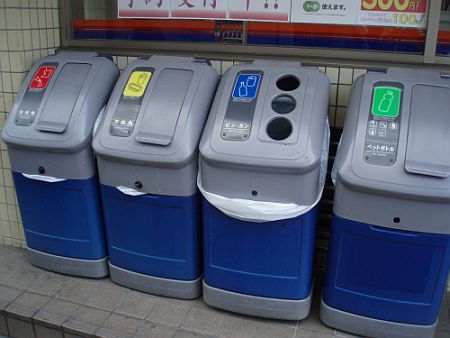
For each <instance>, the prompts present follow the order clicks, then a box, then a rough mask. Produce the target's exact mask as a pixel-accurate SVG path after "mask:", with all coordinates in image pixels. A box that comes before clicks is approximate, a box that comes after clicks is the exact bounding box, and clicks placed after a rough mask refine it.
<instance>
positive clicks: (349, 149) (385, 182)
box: [335, 70, 450, 207]
mask: <svg viewBox="0 0 450 338" xmlns="http://www.w3.org/2000/svg"><path fill="white" fill-rule="evenodd" d="M378 83H401V84H402V85H403V93H402V103H401V110H400V116H401V121H400V130H399V131H400V133H399V141H398V150H397V160H396V161H395V163H394V164H393V165H390V166H380V165H371V164H367V163H365V162H364V160H363V153H364V146H365V143H364V139H365V135H366V127H367V121H368V116H369V111H370V106H371V100H372V91H373V88H374V86H375V85H376V84H378ZM414 88H415V89H414ZM432 88H433V89H436V93H435V94H433V97H429V98H426V97H420V101H421V103H420V104H419V102H418V99H419V97H416V98H414V97H413V93H414V94H416V95H417V94H418V95H419V96H422V95H425V94H427V93H428V94H429V95H430V93H431V90H432ZM448 88H450V81H449V80H447V79H443V78H441V77H440V75H439V73H437V72H430V71H415V70H390V71H388V72H387V73H386V74H385V73H368V74H366V75H364V76H362V77H360V78H359V79H358V80H357V81H356V82H355V83H354V85H353V88H352V92H351V94H350V95H351V96H350V101H349V106H348V110H347V114H346V120H345V125H344V132H343V135H342V140H341V145H340V147H339V151H338V154H337V158H336V163H335V165H336V166H337V184H344V185H345V186H346V187H347V188H348V189H352V190H355V191H360V192H363V193H368V194H376V195H378V196H380V197H382V196H383V195H388V196H396V197H402V198H405V199H416V200H420V199H422V200H427V201H439V202H450V178H444V177H441V176H444V175H445V174H444V173H445V171H446V170H447V169H446V166H447V163H448V162H447V161H448V158H447V159H445V157H447V156H448V150H445V149H447V148H448V147H447V146H445V144H446V142H448V141H447V140H448V136H447V135H446V133H445V132H444V130H449V128H450V125H448V123H449V122H450V121H449V119H448V117H447V115H448V114H447V115H445V114H443V113H442V112H441V111H440V109H443V108H444V107H447V108H446V109H445V110H447V111H448V97H445V94H444V93H446V91H447V89H448ZM417 90H418V91H417ZM437 99H439V100H443V101H441V102H436V100H437ZM412 104H415V105H416V106H414V107H413V106H412ZM433 106H435V107H438V109H437V111H435V110H434V109H433V108H431V107H433ZM422 109H426V110H422ZM430 109H431V113H430V112H429V111H430ZM419 110H420V111H419ZM444 115H445V119H444V120H440V119H442V118H444ZM418 117H419V118H418ZM427 117H428V118H429V119H428V120H427V123H429V126H428V127H427V126H423V125H422V123H421V122H423V120H424V119H426V118H427ZM411 119H412V123H411ZM436 119H437V120H436ZM438 120H440V121H438ZM438 124H442V125H441V126H439V127H437V128H438V129H437V131H438V132H437V133H436V134H435V135H431V134H430V133H433V131H432V128H433V127H432V126H436V125H438ZM430 127H431V128H430ZM412 128H416V129H417V130H413V129H412ZM422 128H424V129H422ZM419 129H421V130H419ZM416 132H417V133H418V134H417V135H415V133H416ZM424 133H427V135H428V136H427V135H424ZM424 140H426V141H427V144H423V145H422V148H421V149H422V150H423V152H422V153H420V154H419V152H417V149H416V150H411V148H410V151H409V152H407V146H409V147H412V146H413V145H416V143H417V142H422V141H424ZM439 140H440V141H439ZM436 141H439V144H437V145H434V144H431V142H436ZM408 142H409V143H408ZM430 148H435V149H434V150H433V151H432V152H431V153H425V152H428V150H429V149H430ZM436 150H438V151H439V150H440V152H441V157H444V158H441V159H440V160H439V158H438V157H439V156H437V155H436ZM418 158H420V160H418ZM424 160H425V161H430V163H431V169H430V168H428V167H426V165H425V169H424V165H423V161H424ZM411 161H413V162H411ZM414 161H415V163H414ZM436 162H437V166H436ZM436 168H437V169H436ZM408 170H411V171H416V173H410V172H408ZM419 171H420V173H419ZM430 174H431V175H430ZM438 176H439V177H438ZM335 204H339V201H335ZM335 207H336V205H335Z"/></svg>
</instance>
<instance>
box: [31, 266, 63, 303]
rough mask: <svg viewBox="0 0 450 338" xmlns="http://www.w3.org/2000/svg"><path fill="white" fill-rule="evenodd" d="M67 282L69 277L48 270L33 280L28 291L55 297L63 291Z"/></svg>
mask: <svg viewBox="0 0 450 338" xmlns="http://www.w3.org/2000/svg"><path fill="white" fill-rule="evenodd" d="M66 284H67V277H64V276H61V275H57V274H55V273H49V272H46V273H44V274H42V275H41V276H39V277H38V278H37V279H36V280H35V281H34V282H33V284H32V285H31V286H30V288H29V289H28V291H31V292H34V293H39V294H41V295H45V296H49V297H53V296H55V295H56V294H57V293H58V292H59V291H61V290H62V289H63V288H64V287H65V286H66Z"/></svg>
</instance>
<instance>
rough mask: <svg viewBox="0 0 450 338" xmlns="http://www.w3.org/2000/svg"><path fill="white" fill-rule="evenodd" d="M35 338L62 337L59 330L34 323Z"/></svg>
mask: <svg viewBox="0 0 450 338" xmlns="http://www.w3.org/2000/svg"><path fill="white" fill-rule="evenodd" d="M34 330H35V332H36V338H63V332H62V331H61V330H55V329H52V328H49V327H46V326H41V325H35V326H34Z"/></svg>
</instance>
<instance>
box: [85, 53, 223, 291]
mask: <svg viewBox="0 0 450 338" xmlns="http://www.w3.org/2000/svg"><path fill="white" fill-rule="evenodd" d="M217 82H218V74H217V72H216V71H215V70H214V69H213V68H212V67H211V66H209V65H208V64H206V63H204V62H196V61H195V60H194V59H192V58H181V57H168V56H153V57H151V58H150V59H148V60H139V61H136V62H133V63H131V64H130V65H128V67H127V68H126V69H125V70H124V72H123V73H122V76H121V78H120V79H119V81H118V83H117V86H116V87H115V89H114V92H113V94H112V96H111V99H110V101H109V104H108V107H107V109H106V113H105V117H104V119H103V122H102V125H101V126H100V127H99V130H98V133H97V134H96V136H95V137H94V143H93V145H94V150H95V152H96V153H97V159H98V166H99V175H100V183H101V192H102V200H103V210H104V217H105V224H106V232H107V238H108V247H109V257H110V273H111V279H112V280H113V281H114V282H116V283H119V284H122V285H125V286H128V287H130V288H134V289H137V290H141V291H144V292H148V293H154V294H158V295H164V296H170V297H177V298H186V299H187V298H196V297H198V296H199V295H200V294H201V275H202V264H201V241H200V236H201V231H200V230H201V229H200V218H199V212H200V211H199V202H198V195H197V186H196V177H197V168H198V165H197V153H198V150H197V147H198V142H199V140H200V135H201V132H202V130H203V126H204V123H205V121H206V116H207V114H208V111H209V108H210V105H211V101H212V98H213V95H214V92H215V90H216V85H217Z"/></svg>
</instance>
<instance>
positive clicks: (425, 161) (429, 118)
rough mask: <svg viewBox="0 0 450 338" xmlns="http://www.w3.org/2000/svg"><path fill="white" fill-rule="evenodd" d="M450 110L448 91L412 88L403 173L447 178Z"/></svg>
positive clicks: (440, 88) (434, 88) (431, 88)
mask: <svg viewBox="0 0 450 338" xmlns="http://www.w3.org/2000/svg"><path fill="white" fill-rule="evenodd" d="M449 108H450V88H442V87H433V86H423V85H417V86H414V87H413V88H412V101H411V112H410V118H409V128H410V133H409V134H408V144H407V147H406V158H405V169H406V171H408V172H409V173H412V174H422V175H429V176H436V177H447V176H449V174H450V132H449V128H450V114H449ZM443 145H448V146H443Z"/></svg>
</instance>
